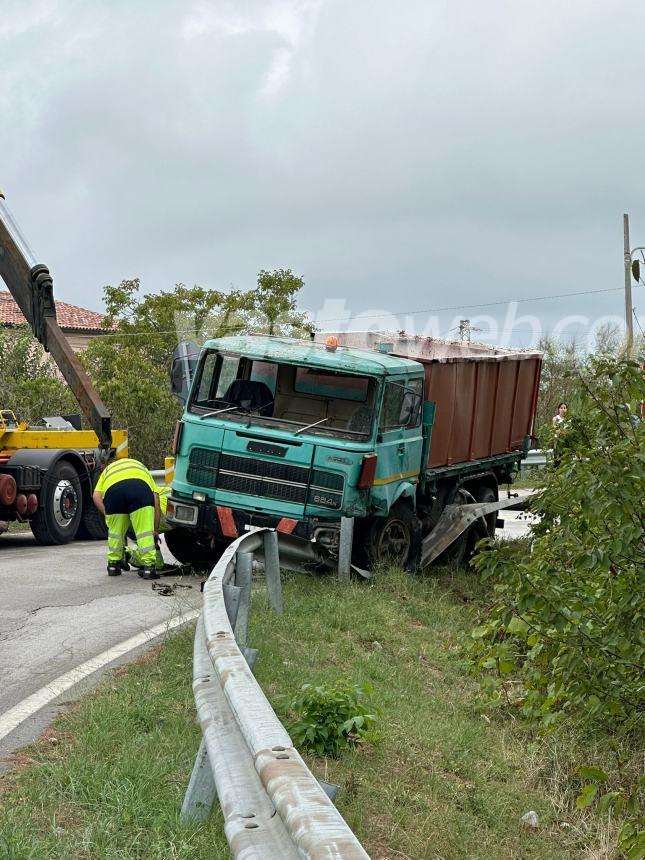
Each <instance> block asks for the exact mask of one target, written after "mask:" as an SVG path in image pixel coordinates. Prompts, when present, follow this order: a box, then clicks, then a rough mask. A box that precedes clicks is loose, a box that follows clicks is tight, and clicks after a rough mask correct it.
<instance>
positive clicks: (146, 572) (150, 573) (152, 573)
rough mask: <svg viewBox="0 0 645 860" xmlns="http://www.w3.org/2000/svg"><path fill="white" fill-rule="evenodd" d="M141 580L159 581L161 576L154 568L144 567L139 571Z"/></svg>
mask: <svg viewBox="0 0 645 860" xmlns="http://www.w3.org/2000/svg"><path fill="white" fill-rule="evenodd" d="M139 576H140V577H141V579H159V574H158V573H157V571H156V570H155V569H154V567H143V568H141V570H140V571H139Z"/></svg>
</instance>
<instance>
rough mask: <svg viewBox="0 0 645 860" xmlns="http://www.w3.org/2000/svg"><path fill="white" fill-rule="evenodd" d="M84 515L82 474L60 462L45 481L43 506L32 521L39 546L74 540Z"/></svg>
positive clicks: (41, 491)
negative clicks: (80, 476) (79, 475)
mask: <svg viewBox="0 0 645 860" xmlns="http://www.w3.org/2000/svg"><path fill="white" fill-rule="evenodd" d="M82 516H83V494H82V492H81V482H80V479H79V477H78V472H77V471H76V469H75V468H74V467H73V466H72V465H71V463H67V462H65V460H59V462H58V463H56V464H55V465H54V466H53V467H52V468H51V469H49V471H48V472H47V473H46V475H45V477H44V479H43V485H42V488H41V490H40V505H39V507H38V510H37V511H36V513H35V514H34V515H33V517H32V518H31V520H30V525H31V530H32V532H33V535H34V537H35V538H36V541H37V543H39V544H42V545H44V546H50V545H52V544H63V543H68V542H69V541H71V540H73V539H74V537H75V536H76V532H77V531H78V527H79V525H80V522H81V518H82Z"/></svg>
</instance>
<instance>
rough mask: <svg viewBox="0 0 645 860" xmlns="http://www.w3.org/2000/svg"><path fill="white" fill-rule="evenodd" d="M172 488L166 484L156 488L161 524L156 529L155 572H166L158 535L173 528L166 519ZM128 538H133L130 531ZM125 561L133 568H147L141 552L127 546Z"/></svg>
mask: <svg viewBox="0 0 645 860" xmlns="http://www.w3.org/2000/svg"><path fill="white" fill-rule="evenodd" d="M170 492H171V490H170V487H169V486H168V484H164V485H163V486H161V487H160V486H159V485H158V484H157V485H156V486H155V496H156V498H155V501H157V499H158V500H159V524H158V526H157V527H156V529H155V531H156V536H155V544H156V556H155V570H157V571H162V570H165V567H166V564H165V562H164V560H163V555H162V554H161V549H160V548H159V540H158V537H157V536H158V535H162V534H165V533H166V532H167V531H169V530H170V529H171V528H172V526H171V525H170V524H169V523H168V520H167V519H166V512H167V510H168V496H169V495H170ZM128 537H129V538H131V537H133V535H132V533H131V532H130V531H128ZM125 560H126V561H127V562H128V564H131V565H132V566H133V567H136V568H139V569H140V568H142V567H145V563H144V561H143V559H142V558H141V554H140V552H139V550H136V549H135V550H131V549H130V548H129V547H127V546H126V548H125Z"/></svg>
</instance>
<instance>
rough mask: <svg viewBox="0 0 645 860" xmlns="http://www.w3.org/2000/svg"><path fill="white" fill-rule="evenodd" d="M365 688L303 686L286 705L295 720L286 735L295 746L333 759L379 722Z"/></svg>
mask: <svg viewBox="0 0 645 860" xmlns="http://www.w3.org/2000/svg"><path fill="white" fill-rule="evenodd" d="M371 698H372V690H371V688H370V687H368V686H366V685H362V686H359V685H354V686H352V687H346V686H342V685H335V686H329V687H327V686H319V687H314V686H313V685H312V684H305V685H304V686H303V687H302V688H301V690H300V694H299V695H298V696H297V697H296V698H295V699H293V701H292V702H291V703H290V710H291V711H292V712H294V713H295V715H296V718H295V719H294V720H292V722H291V723H290V726H289V732H290V734H291V737H292V738H293V741H294V743H295V744H296V746H298V747H300V748H301V749H304V750H308V751H310V752H313V753H315V754H316V755H318V756H330V757H332V758H337V757H338V756H339V755H340V754H341V752H343V750H346V749H349V748H351V747H353V746H355V745H356V744H357V743H359V742H360V740H361V739H362V738H365V737H366V736H370V733H371V732H372V730H373V729H374V728H375V726H376V725H377V723H378V721H379V716H378V713H377V709H376V708H375V707H374V706H373V705H372V703H371Z"/></svg>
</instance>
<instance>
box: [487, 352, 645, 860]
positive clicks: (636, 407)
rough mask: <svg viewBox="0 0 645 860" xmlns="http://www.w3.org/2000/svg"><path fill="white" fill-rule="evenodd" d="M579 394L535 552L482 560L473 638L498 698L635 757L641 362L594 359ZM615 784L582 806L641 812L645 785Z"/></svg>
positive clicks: (593, 791)
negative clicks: (483, 588)
mask: <svg viewBox="0 0 645 860" xmlns="http://www.w3.org/2000/svg"><path fill="white" fill-rule="evenodd" d="M577 398H578V400H577V402H578V407H577V411H576V414H575V415H573V416H571V417H570V418H569V419H568V420H567V424H566V425H565V427H564V429H563V431H562V433H561V434H560V436H559V439H558V446H557V455H558V461H557V465H556V464H554V465H552V466H551V467H549V468H548V469H546V470H545V472H544V475H543V478H542V481H543V486H542V487H541V489H540V492H539V495H538V497H537V500H536V501H535V502H534V503H533V505H532V507H533V510H534V512H535V513H537V514H538V515H539V517H540V519H539V522H538V523H537V524H536V525H534V526H533V527H532V535H531V542H530V551H529V552H526V548H525V547H517V546H514V545H513V544H512V543H509V544H505V545H501V546H498V547H491V548H490V550H489V551H487V552H483V553H480V554H479V556H478V557H476V559H475V561H474V564H475V566H476V567H477V569H478V571H479V573H480V575H481V576H482V577H483V578H485V579H489V580H490V581H491V584H493V586H494V590H493V600H492V601H491V603H490V605H489V607H488V609H487V611H486V613H485V614H484V616H483V617H482V618H481V619H480V624H479V626H478V627H477V628H476V629H475V630H474V631H473V633H472V637H473V640H474V644H473V650H472V656H473V662H474V668H475V671H476V672H477V673H478V674H479V676H480V679H481V683H482V687H483V688H484V690H485V691H486V692H487V693H488V694H489V695H490V696H491V698H492V700H493V701H496V702H497V703H498V704H500V705H503V706H508V707H511V708H513V709H515V710H518V711H520V712H521V713H522V714H523V715H524V716H525V717H527V718H529V719H532V720H535V721H538V722H539V723H540V724H541V725H542V726H543V727H545V728H549V727H552V726H554V725H556V724H559V723H560V722H562V721H563V720H564V719H565V718H567V717H574V718H575V719H576V720H578V721H581V722H582V723H585V724H587V725H589V726H593V728H594V732H595V734H596V736H598V735H600V736H604V737H606V738H607V742H608V747H610V748H611V747H612V746H613V745H615V741H616V739H617V738H619V739H620V740H621V743H624V744H626V745H627V746H629V747H631V749H633V750H636V749H637V748H638V746H639V745H640V744H642V742H643V733H644V728H645V725H644V722H645V688H644V686H643V666H644V665H645V637H644V635H643V631H644V629H645V628H644V624H643V622H644V621H645V592H644V590H643V571H645V540H644V535H645V508H644V506H643V487H644V486H645V423H643V422H642V421H641V408H642V403H643V401H645V382H644V376H643V371H642V369H641V366H640V364H637V363H635V362H629V361H623V360H614V359H607V358H593V359H590V360H589V361H588V363H587V365H586V367H585V368H584V370H583V371H581V372H580V373H579V374H578V375H577ZM583 771H584V772H585V773H586V774H587V777H588V776H589V773H592V772H593V771H594V768H589V767H587V768H584V769H583V770H581V771H580V772H581V773H583ZM598 773H599V774H601V775H602V773H603V772H602V771H601V770H598V769H596V774H598ZM583 775H584V774H583ZM612 788H613V787H612V786H609V785H608V786H605V787H604V789H607V790H603V792H600V790H599V783H598V780H596V781H595V782H594V781H593V780H592V781H591V782H589V783H588V784H586V785H585V786H584V787H583V791H582V793H581V794H580V795H579V801H578V803H579V805H580V804H583V805H585V806H586V805H589V806H591V805H592V804H595V803H597V801H598V800H601V799H602V798H606V799H605V800H604V801H603V804H602V807H603V808H604V807H607V809H608V810H610V811H613V812H614V813H618V812H621V813H622V812H626V813H627V814H628V815H630V816H635V808H636V805H637V803H638V786H635V785H633V784H622V785H620V786H619V787H617V788H616V789H615V790H612ZM628 798H630V800H629V802H628ZM601 811H602V809H601ZM628 825H629V827H631V826H632V824H631V823H629V822H628ZM629 827H628V828H627V829H629ZM634 838H635V839H636V838H638V837H637V836H636V837H634ZM630 850H631V849H630ZM629 856H632V855H631V854H630V855H629Z"/></svg>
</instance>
